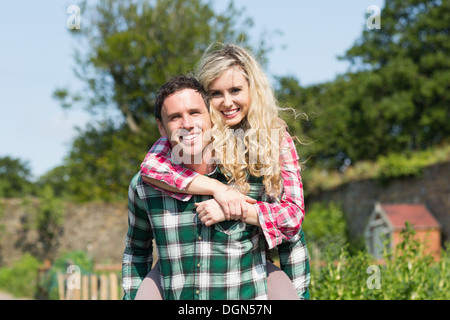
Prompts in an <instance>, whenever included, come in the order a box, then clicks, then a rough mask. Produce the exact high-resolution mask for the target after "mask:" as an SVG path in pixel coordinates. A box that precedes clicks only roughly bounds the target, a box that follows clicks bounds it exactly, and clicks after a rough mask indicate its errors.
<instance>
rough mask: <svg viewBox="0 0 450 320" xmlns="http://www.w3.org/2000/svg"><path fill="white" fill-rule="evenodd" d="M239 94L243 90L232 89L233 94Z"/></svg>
mask: <svg viewBox="0 0 450 320" xmlns="http://www.w3.org/2000/svg"><path fill="white" fill-rule="evenodd" d="M239 92H241V89H239V88H233V89H231V93H234V94H236V93H239Z"/></svg>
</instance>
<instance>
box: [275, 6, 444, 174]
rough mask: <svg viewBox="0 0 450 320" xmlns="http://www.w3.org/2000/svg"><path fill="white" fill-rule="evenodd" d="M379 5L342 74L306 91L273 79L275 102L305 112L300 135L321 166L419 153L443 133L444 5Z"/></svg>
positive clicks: (439, 140)
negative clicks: (377, 21) (377, 25)
mask: <svg viewBox="0 0 450 320" xmlns="http://www.w3.org/2000/svg"><path fill="white" fill-rule="evenodd" d="M385 3H386V4H385V7H384V8H383V10H382V12H381V29H378V30H377V29H372V30H371V29H368V28H364V29H363V32H362V35H361V37H360V38H359V39H358V40H357V41H356V42H355V44H354V45H353V46H352V47H351V48H350V49H349V50H348V51H347V52H346V53H345V54H344V55H343V57H342V58H341V59H343V60H346V61H348V62H350V64H351V68H350V69H349V72H347V73H346V74H344V75H340V76H338V77H337V78H336V79H335V80H334V81H331V82H328V83H323V84H319V85H315V86H311V87H308V88H302V87H301V86H300V85H299V83H298V82H297V83H296V81H295V79H282V81H280V82H279V92H280V98H281V99H283V100H285V101H287V102H288V104H289V105H292V106H294V107H296V108H302V109H305V111H306V112H307V113H308V112H309V113H311V114H312V117H311V118H312V119H310V122H312V123H311V124H309V125H308V126H307V127H306V128H305V129H302V128H300V130H303V131H300V132H301V133H304V134H307V135H308V137H309V138H310V139H311V140H313V141H315V143H313V144H312V145H311V147H310V148H311V149H310V150H309V151H308V149H306V150H307V152H308V154H311V155H313V156H314V158H313V162H314V161H317V162H316V163H317V164H319V165H320V166H324V167H331V168H340V167H342V166H343V165H344V166H345V165H347V164H349V163H352V162H353V163H354V162H357V161H360V160H376V159H377V158H378V157H379V156H380V155H386V154H389V153H393V152H402V151H403V150H423V149H426V148H429V147H430V146H433V145H436V144H439V143H444V142H445V141H446V139H448V137H449V135H450V123H449V121H448V119H449V116H450V103H449V100H450V94H449V92H450V91H449V90H448V89H449V86H450V56H449V53H450V3H449V2H448V1H440V0H436V1H425V0H408V1H400V0H386V2H385ZM298 92H300V93H301V94H302V95H303V96H299V93H298ZM305 99H307V100H305Z"/></svg>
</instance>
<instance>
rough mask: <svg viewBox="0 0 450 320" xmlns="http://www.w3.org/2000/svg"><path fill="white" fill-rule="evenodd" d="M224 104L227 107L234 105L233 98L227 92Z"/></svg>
mask: <svg viewBox="0 0 450 320" xmlns="http://www.w3.org/2000/svg"><path fill="white" fill-rule="evenodd" d="M223 106H224V107H226V108H229V107H232V106H233V98H232V97H231V95H230V94H229V93H225V95H224V96H223Z"/></svg>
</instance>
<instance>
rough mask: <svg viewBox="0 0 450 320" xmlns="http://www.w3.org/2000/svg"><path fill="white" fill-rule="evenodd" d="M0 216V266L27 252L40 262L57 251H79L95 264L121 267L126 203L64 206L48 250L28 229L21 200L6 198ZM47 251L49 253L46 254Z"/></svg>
mask: <svg viewBox="0 0 450 320" xmlns="http://www.w3.org/2000/svg"><path fill="white" fill-rule="evenodd" d="M2 211H3V214H2V216H1V217H0V226H3V228H2V229H1V231H0V241H1V242H0V266H3V265H10V264H11V263H12V262H14V261H16V260H17V259H18V258H20V256H21V255H22V254H23V253H25V252H29V253H31V254H33V255H34V256H36V257H38V258H40V259H42V258H43V257H45V256H50V257H57V256H58V255H59V254H60V253H61V252H67V251H72V250H83V251H85V252H87V253H88V254H89V256H90V257H92V258H94V261H95V263H98V264H121V263H122V256H123V250H124V247H125V235H126V232H127V223H128V222H127V217H128V216H127V206H126V204H99V203H90V204H72V203H67V204H65V220H64V224H63V225H62V227H61V230H60V233H59V236H58V238H57V239H56V241H55V242H54V244H53V245H52V247H49V246H48V244H45V243H43V242H42V241H41V240H40V238H39V234H38V232H37V231H36V229H35V228H33V227H32V226H30V218H31V217H30V212H27V209H26V206H24V205H23V204H22V200H19V199H8V200H5V201H4V204H3V209H2ZM49 250H50V251H51V252H49Z"/></svg>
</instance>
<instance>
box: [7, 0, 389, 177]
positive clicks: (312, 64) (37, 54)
mask: <svg viewBox="0 0 450 320" xmlns="http://www.w3.org/2000/svg"><path fill="white" fill-rule="evenodd" d="M79 2H80V1H77V0H46V1H33V0H16V1H7V2H5V3H2V8H1V10H0V36H1V37H0V39H1V40H0V43H1V47H0V110H1V112H0V157H3V156H12V157H14V158H20V159H22V160H24V161H28V163H29V165H30V168H31V170H32V173H33V174H34V176H39V175H42V174H44V173H45V172H47V171H48V170H50V169H52V168H54V167H55V166H58V165H61V164H62V163H63V159H64V157H65V156H67V154H68V152H69V150H70V146H71V141H72V139H73V138H74V137H75V135H76V130H75V127H76V126H79V127H84V125H85V124H86V123H87V121H88V120H89V119H90V116H89V115H88V114H87V113H85V112H84V111H82V110H79V109H72V110H63V109H62V108H61V107H60V105H59V104H58V103H57V102H56V101H55V100H54V99H52V93H53V91H54V90H55V88H58V87H65V86H68V87H69V88H79V87H80V83H79V81H78V79H77V78H76V77H75V75H74V73H73V68H74V66H75V62H74V58H73V52H74V48H76V47H77V46H78V45H79V43H77V40H76V39H75V38H73V37H72V36H71V35H70V34H69V31H68V29H67V26H66V20H67V19H68V17H69V14H67V13H66V11H67V8H68V7H69V6H70V5H72V4H74V5H77V4H79ZM227 3H228V1H224V0H220V1H214V6H216V7H217V9H218V11H222V10H223V9H224V8H225V7H226V4H227ZM235 5H236V7H237V8H245V12H244V15H245V16H249V17H251V18H252V19H253V21H254V27H253V29H252V30H251V35H252V36H253V39H258V38H259V36H260V35H261V34H263V33H267V32H269V33H270V32H273V31H275V30H278V31H281V35H278V34H273V35H272V36H271V37H270V38H268V40H270V41H271V45H272V46H273V47H274V49H273V50H272V51H271V52H270V53H269V55H268V59H269V64H268V66H267V70H266V71H267V72H268V74H269V75H270V76H275V75H277V76H281V75H291V76H295V77H296V78H297V79H299V81H300V84H301V85H304V86H307V85H310V84H313V83H320V82H325V81H329V80H333V79H334V77H335V76H336V75H337V74H340V73H343V72H345V70H346V69H347V67H348V65H347V64H346V63H345V62H341V61H338V60H337V56H338V55H342V54H343V53H344V52H345V50H346V49H348V48H350V47H351V45H352V44H353V43H354V41H355V40H356V39H357V38H358V37H359V36H360V35H361V32H362V30H363V28H367V27H366V19H367V17H368V16H369V15H368V14H366V10H367V8H368V7H369V6H370V5H378V6H379V7H380V8H383V5H384V0H367V1H366V0H343V1H336V0H316V1H305V0H278V1H273V0H235ZM382 23H383V20H382V16H381V27H382ZM81 28H83V12H81ZM373 32H376V31H375V30H374V31H373Z"/></svg>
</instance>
